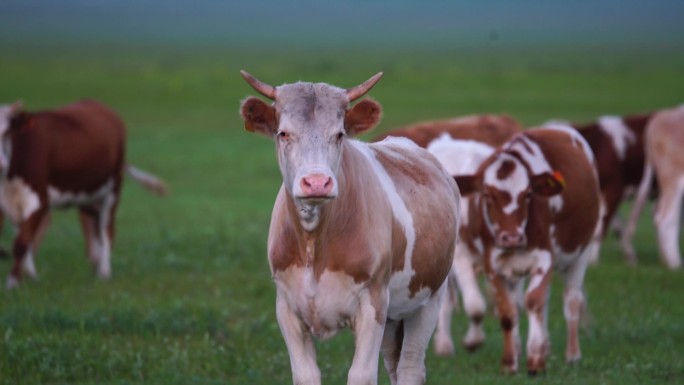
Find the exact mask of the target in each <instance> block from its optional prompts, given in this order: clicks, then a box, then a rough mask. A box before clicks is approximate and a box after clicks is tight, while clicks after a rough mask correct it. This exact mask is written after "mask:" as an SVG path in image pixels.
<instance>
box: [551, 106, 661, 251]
mask: <svg viewBox="0 0 684 385" xmlns="http://www.w3.org/2000/svg"><path fill="white" fill-rule="evenodd" d="M652 115H653V114H652V113H645V114H635V115H628V116H622V117H621V116H602V117H600V118H599V119H598V120H596V121H595V122H591V123H585V124H573V123H566V122H548V123H545V124H544V126H546V127H561V128H562V127H572V128H574V129H577V130H578V131H579V132H580V134H582V136H584V138H585V139H586V140H587V142H588V143H589V146H591V149H592V150H593V152H594V155H595V156H596V164H597V171H598V176H599V183H600V185H601V197H602V215H601V220H602V230H601V234H602V236H603V237H605V235H606V233H607V232H608V230H609V227H610V225H611V224H612V223H617V218H616V217H615V214H616V212H617V209H618V207H619V206H620V203H622V201H623V200H624V199H626V198H627V197H629V196H630V195H631V194H632V193H633V191H634V190H635V189H636V188H637V186H638V185H639V182H640V181H641V177H642V173H643V169H644V159H645V156H644V131H645V129H646V125H647V124H648V122H649V121H650V119H651V117H652ZM619 227H620V226H619ZM625 257H626V260H627V262H628V263H630V264H634V263H636V260H635V259H633V258H631V257H630V255H627V254H626V255H625ZM591 260H592V262H597V261H598V253H596V254H595V255H594V256H592V258H591Z"/></svg>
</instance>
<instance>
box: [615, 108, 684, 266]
mask: <svg viewBox="0 0 684 385" xmlns="http://www.w3.org/2000/svg"><path fill="white" fill-rule="evenodd" d="M644 146H645V152H646V162H645V165H644V174H643V178H642V180H641V183H640V185H639V190H638V193H637V197H636V199H635V201H634V205H633V206H632V212H631V214H630V217H629V221H628V224H627V226H626V229H625V231H624V232H623V233H622V239H621V243H622V249H623V251H624V253H625V255H627V256H629V258H630V260H633V261H634V262H636V260H637V257H636V252H635V251H634V247H633V245H632V239H633V237H634V232H635V230H636V226H637V222H638V220H639V216H640V214H641V210H642V209H643V207H644V203H645V202H646V199H647V198H648V196H649V192H650V190H651V186H652V185H653V177H654V175H655V177H656V179H657V181H658V186H659V188H660V196H659V197H658V200H657V203H656V210H655V215H654V221H655V225H656V231H657V234H658V245H659V247H660V256H661V258H662V260H663V262H664V263H665V265H666V266H667V267H669V268H670V269H679V268H680V267H681V266H682V258H681V255H680V251H679V229H680V221H681V212H682V196H684V152H682V149H684V105H682V106H680V107H678V108H673V109H669V110H664V111H661V112H658V113H656V114H655V116H654V117H653V119H651V121H650V123H649V124H648V126H647V128H646V133H645V139H644Z"/></svg>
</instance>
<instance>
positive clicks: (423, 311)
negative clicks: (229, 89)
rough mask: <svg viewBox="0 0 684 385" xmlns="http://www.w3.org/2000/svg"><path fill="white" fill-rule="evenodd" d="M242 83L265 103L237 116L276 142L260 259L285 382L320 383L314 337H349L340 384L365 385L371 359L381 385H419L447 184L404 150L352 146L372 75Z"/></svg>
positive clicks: (364, 126) (447, 245)
mask: <svg viewBox="0 0 684 385" xmlns="http://www.w3.org/2000/svg"><path fill="white" fill-rule="evenodd" d="M242 75H243V77H244V78H245V80H247V82H248V83H249V84H250V85H251V86H252V87H253V88H254V89H256V90H257V91H258V92H259V93H261V94H262V95H264V96H266V97H268V98H269V99H272V100H274V103H273V104H272V105H271V104H267V103H264V102H263V101H261V100H260V99H258V98H255V97H249V98H247V99H246V100H244V101H243V102H242V106H241V115H242V117H243V119H244V122H245V128H246V129H247V130H248V131H250V132H256V133H260V134H263V135H265V136H267V137H269V138H273V139H274V140H275V142H276V154H277V158H278V164H279V166H280V170H281V174H282V177H283V185H282V187H281V189H280V192H279V194H278V197H277V198H276V201H275V205H274V207H273V215H272V218H271V226H270V230H269V237H268V259H269V263H270V267H271V272H272V275H273V280H274V281H275V285H276V292H277V299H276V314H277V318H278V323H279V325H280V329H281V332H282V334H283V337H284V339H285V343H286V345H287V348H288V352H289V354H290V363H291V368H292V377H293V381H294V383H295V384H299V385H303V384H320V383H321V373H320V370H319V368H318V366H317V364H316V352H315V347H314V341H313V340H314V338H322V339H324V338H328V337H331V336H332V335H334V334H335V333H336V332H337V331H338V330H340V329H342V328H345V327H351V328H352V329H353V331H354V335H355V339H356V351H355V354H354V359H353V361H352V365H351V368H350V370H349V375H348V384H350V385H365V384H376V383H377V373H378V359H379V354H380V352H382V354H383V357H384V361H385V366H386V368H387V371H388V373H389V376H390V379H391V381H392V384H423V383H424V382H425V378H426V374H425V363H424V360H425V349H426V347H427V345H428V342H429V339H430V335H431V334H432V332H433V331H434V328H435V324H436V322H437V316H438V310H439V304H440V301H441V298H442V295H443V293H444V291H445V287H446V277H447V274H448V272H449V269H450V267H451V262H452V255H453V251H454V244H455V242H456V231H457V224H458V223H457V221H458V200H459V193H458V189H457V187H456V184H455V183H453V180H450V179H451V178H450V176H449V175H448V174H447V173H446V171H444V169H443V168H442V167H441V166H440V164H439V162H438V161H437V160H436V159H435V158H434V157H433V156H432V155H430V154H429V153H428V152H427V151H425V150H424V149H421V148H419V147H418V146H416V145H415V144H414V143H413V142H411V141H409V140H406V139H396V138H395V139H388V140H386V141H383V142H380V143H375V144H365V143H362V142H360V141H357V140H354V139H352V137H354V136H356V135H359V134H361V133H363V132H365V131H368V130H370V129H371V128H373V127H374V126H375V125H376V124H377V123H378V121H379V119H380V113H381V107H380V105H379V104H378V103H377V102H375V101H372V100H370V99H365V100H362V101H360V102H358V103H357V104H355V105H354V106H353V107H349V104H350V103H351V102H352V101H354V100H356V99H358V98H359V97H361V96H362V95H363V94H365V93H366V92H367V91H368V90H369V89H370V88H371V87H372V86H373V85H374V84H375V83H376V82H377V81H378V80H379V78H380V75H381V74H378V75H376V76H374V77H372V78H371V79H369V80H368V81H366V82H365V83H363V84H361V85H359V86H357V87H354V88H351V89H348V90H344V89H340V88H337V87H334V86H331V85H328V84H324V83H315V84H314V83H301V82H300V83H295V84H285V85H282V86H279V87H273V86H270V85H268V84H265V83H262V82H260V81H258V80H256V79H255V78H253V77H252V76H251V75H249V74H247V73H246V72H242Z"/></svg>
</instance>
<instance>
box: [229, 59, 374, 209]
mask: <svg viewBox="0 0 684 385" xmlns="http://www.w3.org/2000/svg"><path fill="white" fill-rule="evenodd" d="M240 73H241V74H242V77H243V78H245V80H246V81H247V83H249V84H250V85H251V86H252V87H253V88H254V89H255V90H256V91H258V92H259V93H261V94H262V95H264V96H266V97H267V98H269V99H271V100H273V101H274V102H273V104H267V103H265V102H263V101H262V100H261V99H258V98H256V97H248V98H247V99H245V100H244V101H243V102H242V106H241V108H240V114H241V115H242V119H243V120H244V122H245V129H246V130H247V131H249V132H255V133H259V134H262V135H265V136H267V137H270V138H273V139H274V140H275V142H276V153H277V156H278V164H279V166H280V172H281V173H282V176H283V183H284V185H285V188H286V189H287V191H288V192H289V193H290V195H291V196H292V197H293V198H294V199H295V200H297V201H299V202H303V203H304V204H306V205H308V206H318V205H320V204H322V203H324V202H326V201H328V200H330V199H332V198H335V197H336V196H337V194H338V184H337V173H338V171H339V168H340V162H341V159H342V149H343V143H344V140H345V138H347V137H353V136H356V135H359V134H361V133H363V132H365V131H368V130H370V129H371V128H373V127H374V126H375V125H376V124H377V123H378V122H379V121H380V115H381V112H382V107H381V106H380V104H379V103H378V102H376V101H373V100H370V99H364V100H362V101H360V102H359V103H357V104H355V105H354V106H353V107H349V104H350V103H351V102H353V101H354V100H356V99H358V98H360V97H361V96H363V95H364V94H365V93H366V92H368V91H369V90H370V89H371V88H372V87H373V86H374V85H375V83H377V82H378V80H380V77H381V76H382V73H378V74H377V75H375V76H373V77H372V78H370V79H369V80H367V81H366V82H364V83H362V84H360V85H358V86H356V87H353V88H350V89H347V90H345V89H341V88H337V87H334V86H331V85H328V84H325V83H302V82H300V83H294V84H285V85H282V86H278V87H273V86H271V85H268V84H265V83H263V82H261V81H259V80H257V79H256V78H254V77H253V76H252V75H250V74H248V73H247V72H245V71H241V72H240Z"/></svg>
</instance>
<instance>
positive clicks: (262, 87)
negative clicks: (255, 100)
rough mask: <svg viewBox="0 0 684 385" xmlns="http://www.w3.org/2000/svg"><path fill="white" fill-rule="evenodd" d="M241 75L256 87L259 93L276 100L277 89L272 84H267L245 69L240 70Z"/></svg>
mask: <svg viewBox="0 0 684 385" xmlns="http://www.w3.org/2000/svg"><path fill="white" fill-rule="evenodd" d="M240 75H242V77H243V78H244V79H245V80H246V81H247V83H249V85H250V86H252V88H254V89H255V90H256V91H257V92H258V93H260V94H262V95H264V96H265V97H267V98H269V99H271V100H275V97H276V89H275V87H273V86H272V85H270V84H266V83H264V82H262V81H261V80H259V79H257V78H255V77H254V76H252V75H251V74H250V73H249V72H247V71H245V70H240Z"/></svg>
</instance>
